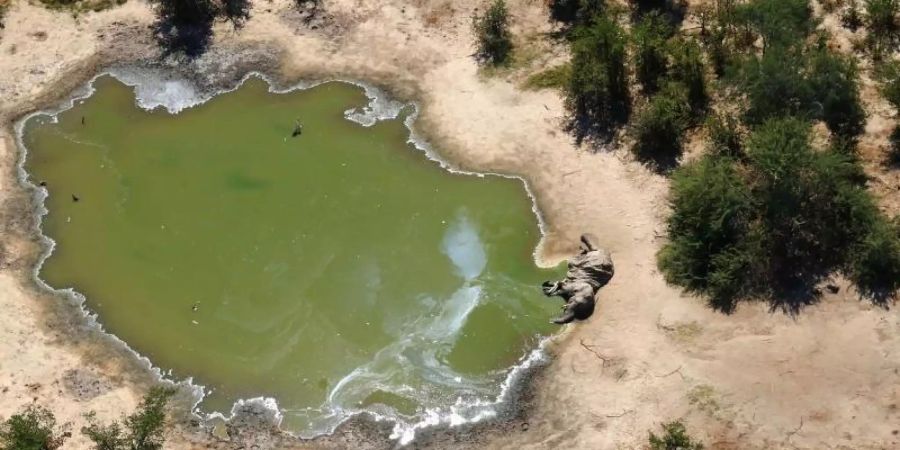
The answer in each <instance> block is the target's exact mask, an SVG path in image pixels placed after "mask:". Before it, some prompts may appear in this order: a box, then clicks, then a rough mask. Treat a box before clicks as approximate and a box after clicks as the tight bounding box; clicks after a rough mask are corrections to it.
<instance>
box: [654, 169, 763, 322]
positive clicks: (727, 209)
mask: <svg viewBox="0 0 900 450" xmlns="http://www.w3.org/2000/svg"><path fill="white" fill-rule="evenodd" d="M669 195H670V204H671V207H672V215H671V216H670V217H669V219H668V232H669V237H670V242H669V243H668V244H667V245H666V246H665V247H663V249H662V250H661V251H660V254H659V256H658V261H659V267H660V269H661V271H662V272H663V274H664V275H665V277H666V280H667V281H668V282H669V283H673V284H677V285H680V286H682V287H684V288H686V289H687V290H689V291H692V292H697V293H704V294H707V295H709V297H710V299H711V301H712V302H713V303H714V304H717V303H720V304H722V305H723V309H729V308H728V307H727V305H728V304H729V303H730V302H731V301H732V299H733V298H734V297H736V296H741V295H747V294H749V293H750V292H751V291H752V290H751V289H750V277H748V276H747V275H748V273H747V272H748V269H749V268H750V266H751V265H752V263H753V261H752V259H753V258H752V257H751V256H750V253H751V252H750V251H749V248H746V247H743V244H744V243H746V242H748V241H749V240H748V239H747V230H748V228H749V221H750V219H751V215H752V214H751V213H752V206H753V205H752V202H751V195H750V188H749V186H748V185H747V184H746V183H745V182H744V180H743V179H742V178H741V176H740V175H739V174H738V171H737V168H736V165H735V164H734V162H733V160H732V159H730V158H727V157H718V156H707V157H703V158H701V159H700V160H698V161H696V162H693V163H690V164H687V165H684V166H682V167H679V168H678V169H676V170H675V172H674V173H673V174H672V179H671V188H670V194H669Z"/></svg>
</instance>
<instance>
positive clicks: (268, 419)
mask: <svg viewBox="0 0 900 450" xmlns="http://www.w3.org/2000/svg"><path fill="white" fill-rule="evenodd" d="M103 76H112V77H114V78H116V79H117V80H119V81H120V82H122V83H124V84H126V85H128V86H131V87H132V88H133V89H134V91H135V102H136V104H137V106H139V107H141V108H143V109H147V110H152V109H156V108H164V109H166V110H167V111H168V112H169V113H170V114H177V113H179V112H181V111H183V110H185V109H187V108H192V107H194V106H198V105H201V104H203V103H205V102H206V101H208V100H210V99H212V98H213V97H215V96H217V95H220V94H223V93H227V92H231V91H234V90H236V89H238V88H240V87H241V86H242V85H243V83H244V82H245V81H246V80H248V79H250V78H252V77H257V78H260V79H263V80H264V81H266V82H267V84H268V86H269V91H271V92H273V93H287V92H291V91H296V90H304V89H309V88H312V87H315V86H318V85H320V84H323V83H327V82H333V81H337V82H343V83H348V84H352V85H355V86H358V87H360V88H362V89H363V90H364V91H365V94H366V97H367V98H368V99H369V103H368V105H366V106H365V107H362V108H356V109H350V110H347V111H346V112H345V118H346V119H347V120H351V121H353V122H356V123H358V124H360V125H362V126H371V125H374V124H375V123H377V122H378V121H381V120H391V119H397V118H398V117H399V115H400V114H401V113H402V112H403V111H404V110H406V109H407V108H412V113H410V114H407V115H406V117H405V119H404V125H405V126H406V128H407V129H408V130H409V138H408V139H407V142H408V143H410V144H412V145H413V146H414V147H415V148H416V149H418V150H420V151H422V152H424V153H425V155H426V156H427V157H428V158H429V159H430V160H432V161H435V162H436V163H438V164H439V165H440V166H441V167H442V168H443V169H445V170H447V171H449V172H452V173H459V174H465V175H474V176H478V177H484V176H500V177H504V178H514V179H517V180H520V181H521V182H522V183H523V186H524V187H525V191H526V193H527V195H528V196H529V198H530V200H531V203H532V211H533V213H534V215H535V217H536V218H537V221H538V227H539V230H540V234H541V239H540V240H539V242H538V244H537V246H536V248H535V250H534V252H533V259H534V262H535V264H537V265H539V266H546V264H542V261H541V259H540V256H539V255H541V250H542V247H543V244H544V241H545V238H546V224H545V222H544V219H543V217H542V215H541V213H540V211H539V209H538V206H537V200H536V198H535V196H534V194H533V191H532V189H531V187H530V186H529V184H528V182H527V180H525V179H524V178H522V177H519V176H516V175H509V174H500V173H491V172H472V171H465V170H461V169H459V168H458V167H456V166H454V165H453V164H452V163H450V162H449V161H447V160H445V159H442V158H441V157H440V156H439V155H438V154H437V153H436V152H435V151H434V150H433V148H432V147H431V146H430V145H429V144H428V143H427V142H426V141H425V139H424V138H423V137H422V136H421V135H420V134H419V133H418V132H417V131H416V129H415V127H414V123H415V120H416V118H417V117H418V114H419V108H420V107H419V105H418V104H417V103H416V102H407V103H403V102H399V101H396V100H393V99H391V97H390V96H389V95H388V94H387V93H386V92H385V91H384V90H382V89H380V88H378V87H376V86H374V85H371V84H368V83H365V82H362V81H358V80H350V79H341V78H336V79H334V78H333V79H324V80H317V81H308V82H298V83H293V84H289V85H281V84H280V83H279V82H278V81H276V80H274V79H273V78H271V77H269V76H267V75H266V74H264V73H261V72H257V71H251V72H248V73H246V74H245V75H243V76H242V77H240V78H239V79H238V80H236V81H233V82H232V83H231V84H230V85H227V84H226V87H203V86H201V85H200V84H199V83H196V82H194V81H191V80H189V79H188V78H187V77H183V76H181V75H180V74H177V73H175V71H172V70H170V69H156V68H151V67H143V66H134V65H130V66H113V67H110V68H107V69H105V70H103V71H100V72H99V73H98V74H97V75H95V76H93V77H92V78H90V80H88V81H87V82H86V83H84V84H83V85H82V86H81V87H79V88H78V89H76V90H74V91H73V92H72V94H71V95H70V96H69V97H68V98H67V99H66V100H64V101H62V102H60V103H59V104H57V105H56V106H55V107H51V108H46V109H43V110H38V111H35V112H32V113H30V114H28V115H26V116H24V117H22V118H21V119H20V120H18V121H16V122H15V124H14V131H15V139H16V144H17V146H18V148H19V154H18V159H17V162H16V167H17V178H18V181H19V183H20V184H21V185H22V186H23V187H25V188H26V189H27V190H28V191H29V192H30V193H32V202H33V203H32V204H33V206H34V214H35V217H34V219H35V223H36V229H37V232H38V236H39V239H40V241H41V244H42V245H41V250H42V251H41V254H40V256H39V258H38V261H37V264H35V266H34V268H33V271H32V273H31V276H32V278H33V281H34V282H35V283H36V284H37V286H38V287H39V288H40V289H41V290H43V291H46V292H49V293H51V294H54V295H56V296H61V297H64V298H66V299H67V300H69V301H70V302H72V303H73V304H75V305H77V307H78V308H79V309H80V312H81V314H82V315H83V317H84V320H85V321H86V323H87V325H88V326H89V327H91V328H93V329H95V330H97V331H98V332H99V333H101V334H102V335H103V336H105V337H108V338H109V339H110V340H111V342H112V343H114V344H115V345H117V346H120V347H121V348H122V349H124V350H126V352H127V353H129V354H131V355H132V356H133V357H134V358H135V359H136V360H137V361H138V362H139V364H140V365H141V366H143V367H144V368H146V370H148V371H149V372H150V373H151V374H152V377H153V378H154V379H155V380H156V381H158V382H162V383H169V384H172V385H174V386H178V387H180V388H182V389H187V390H188V391H190V393H191V396H192V398H193V404H192V406H191V413H192V414H193V415H194V417H195V418H197V419H200V420H204V421H209V420H211V419H221V420H224V421H226V422H227V421H236V420H238V419H241V416H243V415H251V416H253V422H263V423H267V424H270V425H274V426H279V425H280V423H281V420H282V417H281V413H280V411H279V409H278V405H277V401H276V400H275V399H273V398H265V397H257V398H251V399H242V400H238V401H237V402H235V403H234V405H233V406H232V408H231V411H229V412H228V413H227V414H225V413H223V412H211V413H202V412H201V411H200V410H199V407H198V405H199V403H200V402H202V400H203V398H204V396H205V395H206V388H205V387H204V386H202V385H199V384H195V383H194V380H193V379H192V378H191V377H188V378H186V379H184V380H182V381H177V380H175V379H173V378H172V373H171V371H170V372H168V373H166V372H164V371H163V370H162V369H161V368H159V367H155V366H154V365H153V363H152V362H151V361H150V360H149V358H147V357H145V356H143V355H141V354H139V353H138V352H136V351H135V350H133V349H131V348H130V347H129V346H128V344H127V343H126V342H124V341H122V340H121V339H119V338H118V337H117V336H115V335H113V334H111V333H107V332H106V331H104V329H103V325H102V323H101V321H100V319H99V317H98V316H97V314H95V313H93V312H91V311H90V310H89V309H88V308H87V307H86V305H85V298H84V296H83V295H82V294H80V293H78V292H76V291H75V290H73V289H71V288H70V289H55V288H52V287H51V286H49V285H47V284H46V283H45V282H44V281H43V280H42V279H41V278H40V276H39V274H40V270H41V267H42V266H43V263H44V261H46V259H47V258H48V257H50V255H51V254H52V253H53V250H54V247H55V242H54V241H53V239H51V238H50V237H48V236H46V235H44V234H43V229H42V220H43V216H44V215H46V214H47V212H48V211H47V209H46V207H45V206H44V201H45V199H46V197H47V195H48V192H47V190H46V189H45V188H43V187H39V186H37V185H35V184H34V183H32V182H31V180H30V179H29V175H28V173H27V172H26V171H25V166H24V165H25V161H26V158H27V148H26V147H25V145H24V142H23V133H24V127H25V124H26V122H27V121H28V120H29V119H31V118H33V117H35V116H38V115H43V116H49V117H51V118H52V119H54V120H55V119H56V116H57V115H58V114H59V113H61V112H63V111H66V110H68V109H70V108H72V107H73V106H75V104H76V103H77V102H79V101H81V100H84V99H86V98H88V97H90V96H91V95H92V94H93V93H94V82H95V81H96V80H97V79H98V78H100V77H103ZM551 339H552V336H550V337H545V338H543V339H542V340H541V341H540V343H539V345H538V346H537V347H536V348H535V349H533V350H532V351H530V352H528V353H527V354H526V355H524V356H523V357H522V358H521V359H520V360H519V362H518V363H517V364H516V365H514V366H512V367H511V368H510V369H509V371H508V373H507V375H506V378H505V379H504V381H503V382H502V383H501V390H500V394H499V395H498V396H497V398H496V399H494V400H493V401H491V402H483V403H479V404H469V405H455V406H453V407H451V408H449V409H445V410H441V409H429V410H427V411H426V412H425V414H424V418H423V419H422V420H421V421H419V422H417V423H413V424H407V423H404V422H402V421H396V420H395V419H394V418H392V417H387V416H381V415H378V414H376V413H374V412H370V411H364V412H353V413H351V414H349V415H347V416H346V417H344V418H343V419H342V421H341V423H340V424H338V425H337V426H336V427H334V428H332V429H330V430H327V431H326V432H325V433H323V434H318V435H315V436H302V435H301V436H296V437H299V438H303V439H310V438H315V437H319V436H323V435H330V434H332V433H334V431H335V430H336V429H339V428H341V427H342V426H344V425H345V424H347V423H348V422H350V421H351V420H354V419H359V420H367V419H371V420H374V421H375V422H388V423H393V425H394V426H393V429H392V430H391V433H390V438H391V439H392V440H395V442H396V443H398V444H400V445H405V444H408V443H410V442H412V441H413V439H414V438H415V437H416V434H417V433H419V434H421V433H422V432H423V431H429V432H434V431H437V430H439V429H441V428H445V427H450V428H458V427H461V426H463V425H472V424H475V423H479V422H483V421H486V420H488V419H497V418H500V417H501V416H503V415H508V414H509V413H510V412H511V409H513V407H514V405H513V403H514V402H515V398H514V397H515V396H516V394H515V391H516V389H517V388H519V387H521V385H522V383H524V382H525V380H526V379H527V378H529V376H530V375H533V372H534V371H535V370H537V369H538V368H540V367H542V366H544V365H546V363H547V362H548V353H547V351H546V348H547V346H548V344H549V342H550V340H551ZM460 408H466V409H467V410H469V409H473V408H474V409H476V410H477V414H475V415H474V416H472V415H471V414H469V416H470V417H469V418H468V419H467V418H465V417H463V416H462V415H460V414H459V411H460ZM364 416H365V417H364ZM282 431H284V432H285V433H288V434H291V433H290V432H287V431H285V430H282ZM291 435H293V434H291Z"/></svg>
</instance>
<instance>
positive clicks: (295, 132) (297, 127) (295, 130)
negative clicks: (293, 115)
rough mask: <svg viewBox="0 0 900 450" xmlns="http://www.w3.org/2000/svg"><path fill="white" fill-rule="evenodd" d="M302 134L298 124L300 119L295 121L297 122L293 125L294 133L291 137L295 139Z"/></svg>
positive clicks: (301, 127) (301, 126)
mask: <svg viewBox="0 0 900 450" xmlns="http://www.w3.org/2000/svg"><path fill="white" fill-rule="evenodd" d="M301 134H303V125H301V124H300V119H297V122H296V123H295V124H294V131H293V132H292V133H291V137H297V136H300V135H301Z"/></svg>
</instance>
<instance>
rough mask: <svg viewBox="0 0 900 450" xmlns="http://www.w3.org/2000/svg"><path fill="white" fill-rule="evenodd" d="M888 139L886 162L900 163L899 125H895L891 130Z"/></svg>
mask: <svg viewBox="0 0 900 450" xmlns="http://www.w3.org/2000/svg"><path fill="white" fill-rule="evenodd" d="M889 141H890V146H889V147H888V157H887V163H888V164H893V165H898V164H900V126H895V127H894V131H891V136H890V138H889Z"/></svg>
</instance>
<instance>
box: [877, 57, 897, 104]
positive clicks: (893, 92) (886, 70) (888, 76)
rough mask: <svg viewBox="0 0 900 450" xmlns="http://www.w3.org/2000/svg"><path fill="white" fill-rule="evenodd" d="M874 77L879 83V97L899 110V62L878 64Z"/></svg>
mask: <svg viewBox="0 0 900 450" xmlns="http://www.w3.org/2000/svg"><path fill="white" fill-rule="evenodd" d="M876 76H877V78H878V80H879V82H880V83H881V95H883V96H884V98H885V100H887V101H888V102H889V103H890V104H891V106H893V107H894V109H897V110H900V61H898V60H896V59H894V60H891V61H886V62H884V63H882V64H879V65H878V67H877V70H876Z"/></svg>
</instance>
